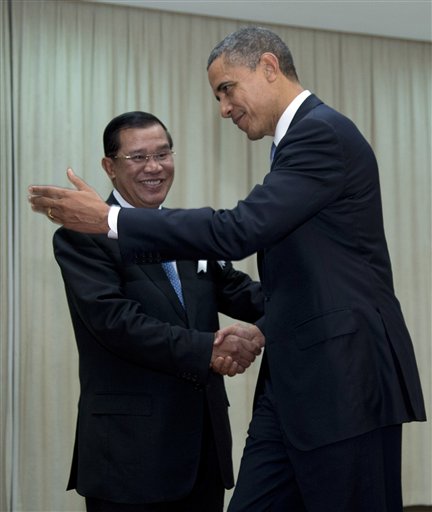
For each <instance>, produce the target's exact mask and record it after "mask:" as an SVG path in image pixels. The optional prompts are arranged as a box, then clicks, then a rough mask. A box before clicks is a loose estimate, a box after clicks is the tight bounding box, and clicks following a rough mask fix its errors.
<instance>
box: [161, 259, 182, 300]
mask: <svg viewBox="0 0 432 512" xmlns="http://www.w3.org/2000/svg"><path fill="white" fill-rule="evenodd" d="M162 268H163V269H164V270H165V273H166V275H167V276H168V279H169V280H170V283H171V285H172V287H173V288H174V291H175V292H176V294H177V297H178V298H179V301H180V302H181V305H182V306H183V307H184V302H183V292H182V288H181V282H180V278H179V276H178V274H177V271H176V269H175V267H174V262H173V261H165V262H163V263H162Z"/></svg>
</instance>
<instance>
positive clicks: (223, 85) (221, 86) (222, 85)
mask: <svg viewBox="0 0 432 512" xmlns="http://www.w3.org/2000/svg"><path fill="white" fill-rule="evenodd" d="M230 83H231V82H230V81H229V80H226V81H225V82H221V83H220V84H219V85H218V86H217V87H216V92H220V91H221V90H222V89H223V88H224V87H225V86H226V85H228V84H230Z"/></svg>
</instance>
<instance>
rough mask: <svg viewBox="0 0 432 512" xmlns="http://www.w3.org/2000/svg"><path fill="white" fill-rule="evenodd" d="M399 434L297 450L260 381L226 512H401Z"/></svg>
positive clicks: (385, 431) (386, 430)
mask: <svg viewBox="0 0 432 512" xmlns="http://www.w3.org/2000/svg"><path fill="white" fill-rule="evenodd" d="M305 407H307V404H305ZM293 414H295V411H293ZM401 435H402V427H401V425H394V426H389V427H383V428H379V429H376V430H374V431H371V432H368V433H366V434H363V435H360V436H357V437H354V438H351V439H346V440H343V441H339V442H337V443H333V444H330V445H327V446H323V447H320V448H317V449H314V450H310V451H301V450H298V449H296V448H295V447H294V446H293V445H292V444H291V443H290V442H289V441H288V439H287V437H286V435H285V434H284V432H283V431H282V428H281V423H280V420H279V416H278V412H277V404H276V402H275V400H274V396H273V392H272V388H271V383H270V381H266V383H265V387H264V392H263V394H262V395H260V397H259V398H258V400H257V403H256V408H255V411H254V415H253V418H252V421H251V424H250V427H249V431H248V438H247V441H246V446H245V450H244V453H243V457H242V461H241V466H240V472H239V476H238V481H237V485H236V487H235V490H234V494H233V497H232V500H231V502H230V504H229V507H228V512H288V511H289V512H402V508H403V507H402V491H401Z"/></svg>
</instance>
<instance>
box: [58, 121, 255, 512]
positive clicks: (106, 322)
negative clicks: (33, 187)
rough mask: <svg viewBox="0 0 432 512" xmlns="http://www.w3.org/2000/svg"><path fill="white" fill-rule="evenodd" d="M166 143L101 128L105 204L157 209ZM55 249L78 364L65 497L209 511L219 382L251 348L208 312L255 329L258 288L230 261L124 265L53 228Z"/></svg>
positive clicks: (217, 501)
mask: <svg viewBox="0 0 432 512" xmlns="http://www.w3.org/2000/svg"><path fill="white" fill-rule="evenodd" d="M172 146H173V141H172V138H171V135H170V134H169V132H168V131H167V129H166V127H165V126H164V125H163V123H162V122H161V121H160V120H159V119H157V118H156V117H155V116H153V115H151V114H148V113H145V112H128V113H125V114H122V115H120V116H118V117H116V118H114V119H113V120H112V121H111V122H110V123H109V124H108V126H107V127H106V129H105V132H104V150H105V155H106V156H105V157H104V158H103V159H102V166H103V168H104V170H105V172H106V173H107V175H108V177H109V178H110V179H111V181H112V183H113V185H114V190H113V192H112V194H111V195H110V197H109V199H108V203H109V204H110V205H113V204H114V205H119V207H120V206H121V207H123V208H138V207H140V208H155V209H157V208H159V207H160V205H161V204H162V203H163V202H164V200H165V198H166V196H167V194H168V192H169V190H170V188H171V185H172V183H173V179H174V159H173V155H174V152H173V150H172ZM54 252H55V256H56V259H57V262H58V263H59V265H60V268H61V271H62V275H63V280H64V283H65V288H66V294H67V298H68V303H69V309H70V313H71V317H72V322H73V326H74V331H75V337H76V342H77V345H78V351H79V359H80V383H81V396H80V401H79V410H78V423H77V432H76V440H75V450H74V458H73V463H72V470H71V476H70V480H69V485H68V489H76V490H77V491H78V493H80V494H81V495H83V496H85V497H86V506H87V510H88V511H89V512H102V511H103V512H125V511H129V512H138V511H139V512H157V511H158V512H162V511H164V512H203V511H204V510H205V511H206V512H222V509H223V501H224V488H231V487H232V486H233V469H232V461H231V433H230V426H229V420H228V400H227V396H226V392H225V388H224V382H223V377H222V375H221V374H220V373H222V374H228V375H234V374H235V373H242V372H243V371H244V370H245V368H246V367H248V366H249V365H250V364H251V363H252V361H253V360H254V359H255V357H256V355H258V354H259V353H260V351H261V347H262V345H263V341H264V339H263V337H262V335H261V333H260V331H259V329H258V328H257V327H255V326H251V325H241V326H240V325H239V324H237V325H235V326H231V327H227V328H225V329H224V330H222V331H219V325H218V311H220V312H222V313H225V314H227V315H229V316H232V317H235V318H239V319H241V320H244V321H246V322H254V321H255V320H257V319H258V318H259V317H260V316H261V315H262V310H263V307H262V295H261V287H260V285H259V283H256V282H253V281H251V279H250V278H249V277H248V276H247V275H246V274H243V273H242V272H238V271H236V270H234V268H233V267H232V265H231V263H230V262H216V261H214V262H210V261H209V262H203V261H199V262H197V261H177V262H164V263H163V264H148V263H147V264H132V265H128V266H125V265H124V264H123V262H122V260H121V256H120V251H119V247H118V241H117V240H112V239H110V238H108V237H106V236H105V235H102V236H101V235H85V234H80V233H75V232H73V231H70V230H67V229H64V228H60V229H59V230H58V231H57V232H56V233H55V235H54ZM165 263H168V267H166V266H165ZM215 333H216V334H215ZM216 335H218V342H217V343H216V344H214V343H215V338H216ZM217 372H218V373H217Z"/></svg>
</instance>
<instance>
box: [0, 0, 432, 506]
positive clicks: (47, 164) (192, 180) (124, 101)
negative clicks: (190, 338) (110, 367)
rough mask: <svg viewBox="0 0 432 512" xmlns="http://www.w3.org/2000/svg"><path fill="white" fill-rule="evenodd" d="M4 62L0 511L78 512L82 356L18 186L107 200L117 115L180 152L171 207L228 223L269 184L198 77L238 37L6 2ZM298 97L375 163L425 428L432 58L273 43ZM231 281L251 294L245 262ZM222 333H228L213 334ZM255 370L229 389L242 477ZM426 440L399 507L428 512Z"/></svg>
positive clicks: (287, 34) (254, 147) (399, 45)
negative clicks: (328, 114) (105, 165)
mask: <svg viewBox="0 0 432 512" xmlns="http://www.w3.org/2000/svg"><path fill="white" fill-rule="evenodd" d="M0 9H1V10H0V13H1V20H0V23H1V54H0V71H1V74H0V91H1V98H0V102H1V103H0V106H1V134H0V143H1V146H0V148H1V150H0V162H1V172H0V180H1V181H0V183H1V186H0V194H1V202H0V226H1V237H0V240H1V241H0V244H1V245H0V255H1V260H0V262H1V264H0V272H1V274H0V278H1V291H0V293H1V295H0V296H1V307H0V315H1V326H0V333H1V340H0V355H1V379H2V380H1V394H0V396H1V403H0V414H1V417H0V420H1V423H0V425H1V431H0V434H1V436H0V440H1V451H0V455H1V459H0V460H1V468H0V475H1V477H0V482H1V484H0V490H1V497H0V500H1V501H0V509H1V510H4V511H7V512H9V511H14V512H19V511H26V512H27V511H43V512H61V511H81V510H84V503H83V500H82V498H80V497H79V496H78V495H76V493H75V492H68V493H66V492H65V491H64V489H65V486H66V482H67V478H68V472H69V464H70V459H71V454H72V446H73V435H74V429H75V415H76V403H77V398H78V373H77V372H78V368H77V352H76V348H75V341H74V337H73V334H72V328H71V322H70V319H69V314H68V311H67V307H66V299H65V295H64V291H63V284H62V281H61V278H60V272H59V269H58V267H57V265H56V263H55V261H54V258H53V255H52V248H51V238H52V235H53V232H54V230H55V226H54V225H53V224H50V223H49V222H48V221H47V219H45V218H43V217H41V216H40V215H35V214H34V213H32V212H31V210H30V208H29V206H28V204H27V198H26V196H27V186H28V185H29V184H30V183H57V184H61V185H65V184H66V183H67V182H66V177H65V169H66V167H67V166H68V165H71V166H72V167H73V168H74V169H75V171H76V172H77V173H78V174H80V175H81V176H82V177H84V179H86V180H87V181H89V182H90V183H91V184H93V185H94V186H95V188H96V189H97V190H98V191H99V192H100V193H101V194H102V195H103V196H105V195H106V194H107V193H108V191H109V189H110V187H109V183H108V182H107V179H106V177H105V174H104V172H103V171H102V170H101V167H100V159H101V156H102V143H101V136H102V131H103V129H104V127H105V125H106V124H107V122H108V121H109V120H110V119H111V118H112V117H113V116H115V115H117V114H120V113H122V112H125V111H128V110H146V111H150V112H153V113H154V114H156V115H157V116H159V117H160V118H161V119H162V120H164V121H165V122H166V124H167V125H168V127H169V128H170V130H171V132H172V134H173V137H174V142H175V149H176V152H177V156H176V182H175V184H174V187H173V190H172V192H171V195H170V198H169V205H171V206H183V207H195V206H203V205H212V206H214V207H231V206H233V205H234V204H235V203H236V201H237V199H239V198H242V197H244V196H245V195H246V194H247V192H248V191H249V190H250V189H251V188H252V186H253V184H255V183H257V182H261V181H262V178H263V176H264V174H265V173H266V172H267V167H268V146H269V143H270V141H269V140H265V141H260V142H256V143H249V142H248V141H247V139H246V137H245V136H244V135H243V134H242V133H241V132H239V130H237V129H236V127H235V126H233V125H231V124H230V123H229V122H227V121H223V120H221V119H220V118H219V115H218V111H217V104H216V101H214V99H213V98H212V94H211V91H210V88H209V86H208V83H207V76H206V72H205V67H206V60H207V56H208V54H209V52H210V50H211V49H212V48H213V46H214V45H215V44H216V43H217V42H218V41H219V40H220V39H222V38H223V37H224V36H225V35H226V34H227V33H229V32H231V31H232V30H234V29H236V28H237V27H238V26H240V25H241V23H240V22H234V21H232V22H230V21H227V20H225V19H224V20H222V19H212V18H204V17H198V16H186V15H181V14H170V13H162V12H158V11H150V10H144V9H136V8H128V7H121V6H120V7H114V6H107V5H101V4H91V3H81V2H79V1H45V0H40V1H33V0H28V1H27V0H21V1H13V2H11V1H3V2H1V3H0ZM271 28H273V29H274V30H276V31H277V32H278V33H279V34H280V35H281V36H282V38H283V39H284V40H285V41H286V42H287V43H288V45H289V46H290V47H291V50H292V52H293V54H294V58H295V61H296V63H297V68H298V72H299V75H300V78H301V81H302V83H303V85H304V86H305V87H307V88H309V89H311V90H312V91H313V92H315V93H316V94H317V95H318V96H319V97H320V98H321V99H322V100H324V101H326V102H327V103H329V104H330V105H332V106H334V107H335V108H337V109H338V110H341V111H342V112H344V113H345V114H347V115H348V116H349V117H351V118H352V119H353V120H354V121H355V122H356V123H357V124H358V126H359V127H360V129H361V130H362V131H363V133H364V134H365V136H366V137H367V138H368V140H369V141H370V142H371V144H372V146H373V147H374V148H375V150H376V154H377V158H378V161H379V164H380V169H381V183H382V194H383V202H384V215H385V224H386V229H387V236H388V242H389V246H390V251H391V255H392V259H393V267H394V276H395V285H396V289H397V292H398V296H399V298H400V301H401V303H402V307H403V310H404V311H405V315H406V320H407V323H408V325H409V328H410V331H411V333H412V337H413V341H414V345H415V349H416V353H417V359H418V364H419V367H420V372H421V376H422V381H423V388H424V393H425V400H426V403H427V404H428V408H429V410H428V412H429V417H430V416H431V409H430V403H431V398H432V396H431V395H432V384H431V374H430V368H431V363H432V356H431V343H430V340H431V319H430V316H431V315H430V311H431V145H430V140H431V130H430V126H431V94H430V93H431V69H430V64H431V46H430V45H429V44H427V43H420V42H407V41H402V40H392V39H384V38H376V37H364V36H358V35H348V34H338V33H331V32H324V31H317V30H303V29H294V28H290V27H282V26H275V27H271ZM237 266H238V267H239V268H242V269H245V270H247V271H249V272H250V273H251V274H252V275H253V276H254V277H256V266H255V258H254V257H251V258H248V259H247V260H245V261H243V262H240V263H239V264H238V265H237ZM223 321H224V323H225V322H226V321H227V320H226V319H223ZM257 371H258V365H255V366H254V367H253V368H252V369H250V370H249V371H248V373H246V374H245V375H242V376H239V377H236V378H233V379H228V391H229V395H230V400H231V405H232V407H231V419H232V425H233V430H234V439H235V447H234V455H235V461H236V468H237V467H238V463H239V458H240V455H241V452H242V448H243V442H244V438H245V435H246V429H247V425H248V421H249V419H250V415H251V402H252V396H253V389H254V385H255V380H256V375H257ZM431 438H432V431H431V426H430V423H425V424H412V425H407V426H406V427H405V428H404V442H405V444H404V453H403V473H404V499H405V503H406V504H407V505H410V504H431V503H432V494H431V493H432V491H431V486H430V482H431V480H432V469H431V457H430V454H431V453H432V441H431Z"/></svg>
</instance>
